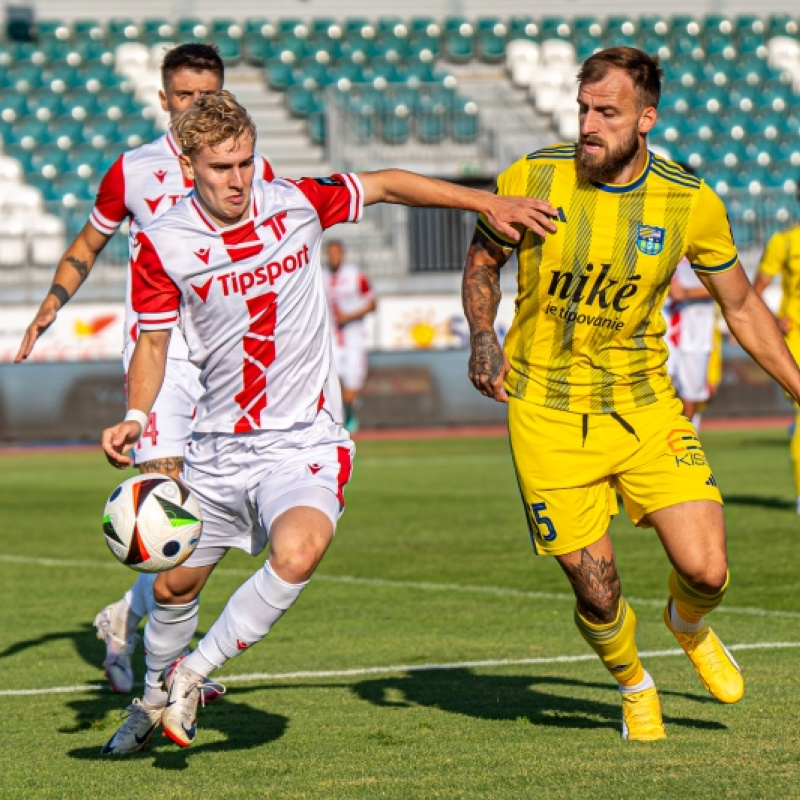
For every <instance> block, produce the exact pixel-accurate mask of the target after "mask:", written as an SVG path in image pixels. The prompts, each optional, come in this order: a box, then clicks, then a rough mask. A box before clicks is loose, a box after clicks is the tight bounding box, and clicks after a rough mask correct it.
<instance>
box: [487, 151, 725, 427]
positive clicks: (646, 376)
mask: <svg viewBox="0 0 800 800" xmlns="http://www.w3.org/2000/svg"><path fill="white" fill-rule="evenodd" d="M574 156H575V145H574V144H565V145H557V146H554V147H548V148H545V149H543V150H538V151H537V152H535V153H531V154H530V155H528V156H526V157H524V158H521V159H520V160H519V161H517V162H516V163H515V164H512V165H511V166H510V167H509V168H508V169H507V170H505V172H503V173H502V174H501V175H500V177H499V179H498V183H497V191H498V194H501V195H527V196H528V197H539V198H542V199H545V200H548V201H549V202H550V204H551V205H552V206H553V207H554V208H556V209H557V211H558V219H556V220H555V222H556V225H557V227H558V230H557V232H556V233H554V234H549V235H548V236H546V237H544V238H543V237H541V236H538V235H536V234H535V233H534V232H533V231H531V230H527V231H526V232H525V234H524V237H523V239H522V241H521V242H520V243H516V242H511V241H510V240H509V239H508V238H507V237H506V236H504V235H503V234H501V233H499V232H498V231H496V230H495V229H494V228H492V227H491V225H490V224H489V223H488V222H487V220H486V218H485V217H484V216H482V217H480V219H479V220H478V227H479V229H480V230H481V231H482V232H483V233H484V234H485V235H486V236H488V237H489V238H490V239H491V240H492V241H494V242H495V243H497V244H499V245H501V246H503V247H504V248H518V259H519V273H518V279H517V281H518V294H517V300H516V313H515V316H514V322H513V324H512V325H511V328H510V330H509V332H508V335H507V337H506V340H505V345H504V349H505V352H506V355H507V356H508V360H509V362H510V363H511V371H510V372H509V374H508V377H507V379H506V391H507V392H508V393H509V395H511V396H513V397H516V398H519V399H521V400H527V401H529V402H531V403H536V404H539V405H543V406H548V407H550V408H557V409H562V410H566V411H575V412H579V413H589V414H605V413H611V412H616V413H624V412H625V411H628V410H631V409H634V408H639V407H642V406H646V405H649V404H651V403H655V402H657V401H659V400H662V399H671V398H672V397H674V396H675V393H674V390H673V388H672V384H671V382H670V379H669V377H668V376H667V371H666V360H667V346H666V344H665V342H664V332H665V329H666V324H665V321H664V318H663V316H662V314H661V306H662V305H663V303H664V299H665V297H666V295H667V292H668V291H669V284H670V279H671V278H672V273H673V272H674V271H675V267H676V266H677V264H678V262H679V261H680V260H681V259H682V258H683V257H684V256H686V257H688V259H689V260H690V262H691V263H692V266H693V267H694V268H695V269H696V270H697V271H698V272H721V271H723V270H727V269H730V268H732V267H733V266H734V265H735V264H736V263H737V262H738V256H737V253H736V246H735V245H734V243H733V236H732V234H731V230H730V225H729V224H728V218H727V214H726V212H725V206H724V205H723V203H722V201H721V200H720V199H719V197H718V196H717V195H716V194H715V193H714V192H713V191H712V189H711V188H710V187H709V186H707V185H706V184H705V183H704V182H703V181H702V180H700V179H699V178H696V177H694V176H693V175H690V174H688V173H686V172H684V171H683V169H681V167H679V166H678V165H677V164H675V163H674V162H672V161H669V160H667V159H664V158H661V157H659V156H657V155H655V154H654V153H649V154H648V159H647V164H646V166H645V168H644V170H643V171H642V174H641V175H639V176H638V177H637V178H636V179H635V180H634V181H632V182H631V183H629V184H624V185H623V184H621V185H617V184H599V183H598V184H596V183H588V182H585V181H579V180H578V178H577V175H576V173H575V166H574Z"/></svg>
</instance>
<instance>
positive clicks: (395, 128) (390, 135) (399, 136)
mask: <svg viewBox="0 0 800 800" xmlns="http://www.w3.org/2000/svg"><path fill="white" fill-rule="evenodd" d="M380 129H381V138H382V139H383V141H384V142H386V143H387V144H405V142H406V141H407V140H408V136H409V131H410V124H409V115H408V109H407V108H406V107H405V106H403V105H397V106H395V107H394V108H392V109H391V110H387V111H385V112H384V113H383V114H382V115H381V126H380Z"/></svg>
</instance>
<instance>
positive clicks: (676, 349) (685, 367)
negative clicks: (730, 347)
mask: <svg viewBox="0 0 800 800" xmlns="http://www.w3.org/2000/svg"><path fill="white" fill-rule="evenodd" d="M664 316H665V317H666V319H667V333H666V335H665V337H664V339H665V341H666V342H667V346H668V347H669V360H668V361H667V372H668V373H669V376H670V378H672V383H673V385H674V386H675V391H676V392H677V393H678V397H679V398H680V400H681V402H682V403H683V414H684V416H685V417H687V418H688V419H690V420H692V422H693V423H694V426H695V428H696V429H697V430H699V429H700V412H699V407H700V405H701V404H702V403H705V402H706V401H707V400H708V398H709V397H710V396H711V391H710V387H709V381H708V362H709V360H710V359H711V351H712V350H713V349H714V324H715V322H716V311H715V305H714V300H713V298H712V297H711V295H710V294H709V293H708V289H706V287H705V286H703V284H702V283H701V282H700V279H699V278H698V277H697V274H696V273H695V271H694V269H692V265H691V264H690V263H689V262H688V260H687V259H683V260H682V261H681V262H680V263H679V264H678V266H677V268H676V270H675V274H674V275H673V277H672V283H671V284H670V289H669V296H668V298H667V303H666V304H665V305H664Z"/></svg>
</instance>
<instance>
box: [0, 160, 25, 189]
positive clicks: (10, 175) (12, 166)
mask: <svg viewBox="0 0 800 800" xmlns="http://www.w3.org/2000/svg"><path fill="white" fill-rule="evenodd" d="M0 181H3V182H4V183H14V184H19V183H22V164H20V163H19V161H17V159H16V158H11V156H4V155H0Z"/></svg>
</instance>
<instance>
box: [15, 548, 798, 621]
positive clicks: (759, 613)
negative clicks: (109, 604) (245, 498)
mask: <svg viewBox="0 0 800 800" xmlns="http://www.w3.org/2000/svg"><path fill="white" fill-rule="evenodd" d="M0 562H6V563H10V564H34V565H36V566H39V567H60V568H69V567H81V568H84V569H87V568H88V569H119V563H118V562H116V561H114V560H113V559H111V560H108V561H77V560H70V559H58V558H35V557H33V556H16V555H11V554H5V553H0ZM253 572H255V568H254V569H253V570H246V569H226V568H225V567H219V568H218V569H217V570H215V573H216V574H218V575H241V576H242V577H249V576H250V575H252V574H253ZM314 581H315V582H320V581H323V582H325V583H345V584H351V585H353V586H377V587H380V588H384V589H419V590H420V591H425V592H462V593H464V594H484V595H492V596H494V597H518V598H520V599H524V600H555V601H559V602H569V603H574V602H575V595H573V594H572V593H570V592H529V591H526V590H525V589H509V588H505V587H502V586H469V585H465V584H459V583H431V582H426V581H390V580H386V579H384V578H358V577H355V576H353V575H325V574H320V573H317V574H316V575H314ZM625 597H626V599H627V600H628V601H629V602H630V603H632V604H633V605H638V606H648V607H652V608H663V607H664V604H665V603H666V596H664V597H662V598H661V599H658V600H652V599H647V598H642V597H629V596H628V595H626V596H625ZM714 613H715V614H741V615H744V616H750V617H782V618H786V619H800V611H780V610H777V609H767V608H755V607H749V606H728V605H725V604H723V605H721V606H720V607H719V608H717V609H715V611H714Z"/></svg>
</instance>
